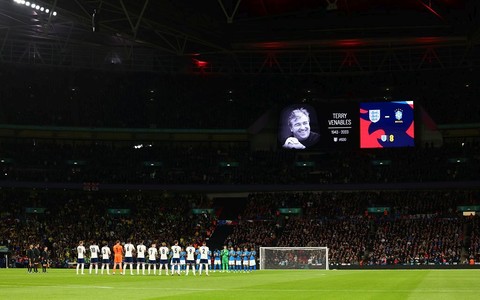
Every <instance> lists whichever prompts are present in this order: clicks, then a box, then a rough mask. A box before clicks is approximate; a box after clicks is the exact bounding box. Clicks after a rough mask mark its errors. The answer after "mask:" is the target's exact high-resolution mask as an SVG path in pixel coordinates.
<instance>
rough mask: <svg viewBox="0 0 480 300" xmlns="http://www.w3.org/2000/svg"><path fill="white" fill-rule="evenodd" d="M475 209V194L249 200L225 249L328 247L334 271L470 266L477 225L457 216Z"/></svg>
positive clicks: (325, 194)
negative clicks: (464, 209) (470, 207)
mask: <svg viewBox="0 0 480 300" xmlns="http://www.w3.org/2000/svg"><path fill="white" fill-rule="evenodd" d="M478 201H479V199H478V192H475V191H459V190H455V191H453V190H442V191H381V192H372V191H364V192H359V191H356V192H308V193H252V194H250V195H249V201H248V202H247V207H246V208H245V210H244V214H243V215H242V222H241V223H239V226H236V227H235V228H234V229H233V232H232V234H231V235H230V236H229V237H228V239H227V241H229V242H231V243H233V244H235V243H241V244H242V246H243V245H246V246H248V247H255V248H257V249H258V247H260V246H267V247H271V246H277V247H324V246H327V247H328V248H329V259H330V262H331V263H332V264H333V265H336V264H342V265H426V264H434V265H440V264H449V265H452V264H460V263H465V262H466V261H468V260H469V258H470V257H474V258H476V255H477V254H476V253H477V252H478V225H475V224H478V218H476V217H475V218H466V217H463V216H462V214H461V212H459V211H458V210H457V208H458V206H461V205H476V204H477V203H478ZM369 207H371V208H375V207H385V208H388V210H385V211H384V210H381V211H379V212H377V211H375V210H373V212H372V211H371V212H369V211H368V208H369ZM281 208H290V210H288V209H287V210H286V211H285V212H284V213H282V212H281ZM293 208H301V211H300V213H294V214H291V213H289V212H288V211H293V210H292V209H293ZM469 224H470V226H468V225H469ZM472 224H473V225H472ZM475 226H476V227H475ZM475 230H476V231H477V232H476V231H475ZM467 236H472V242H471V246H470V247H469V244H468V241H467V239H466V237H467ZM469 249H470V253H469V251H468V250H469Z"/></svg>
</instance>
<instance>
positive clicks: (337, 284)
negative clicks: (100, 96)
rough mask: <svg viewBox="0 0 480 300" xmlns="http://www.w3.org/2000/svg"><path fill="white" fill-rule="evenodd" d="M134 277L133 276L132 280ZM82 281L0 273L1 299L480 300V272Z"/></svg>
mask: <svg viewBox="0 0 480 300" xmlns="http://www.w3.org/2000/svg"><path fill="white" fill-rule="evenodd" d="M128 273H129V271H128V272H127V274H128ZM191 275H192V274H190V276H188V277H187V276H184V275H182V276H165V275H162V276H158V275H156V276H154V275H150V276H148V275H147V276H142V275H134V276H131V275H124V276H121V275H119V274H117V275H114V276H113V275H110V276H107V275H88V271H87V272H86V274H85V275H76V274H75V270H74V269H49V270H48V273H38V274H35V273H34V274H28V273H27V272H26V270H25V269H0V299H84V300H93V299H101V300H107V299H117V300H118V299H205V300H209V299H222V300H226V299H289V300H298V299H480V270H388V271H387V270H377V271H372V270H360V271H340V270H331V271H315V270H301V271H297V270H295V271H293V270H292V271H255V272H252V273H218V272H216V273H213V272H211V273H210V276H209V277H206V276H201V277H200V276H198V275H197V276H196V277H193V276H191Z"/></svg>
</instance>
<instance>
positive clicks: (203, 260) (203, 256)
mask: <svg viewBox="0 0 480 300" xmlns="http://www.w3.org/2000/svg"><path fill="white" fill-rule="evenodd" d="M198 250H199V251H200V267H199V268H198V273H199V274H200V276H201V275H202V267H205V275H207V276H208V254H209V252H210V249H209V248H208V247H207V243H206V242H203V244H202V246H201V247H200V248H199V249H198Z"/></svg>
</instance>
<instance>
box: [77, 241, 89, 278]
mask: <svg viewBox="0 0 480 300" xmlns="http://www.w3.org/2000/svg"><path fill="white" fill-rule="evenodd" d="M86 252H87V250H86V249H85V246H83V241H80V242H79V243H78V246H77V275H78V271H79V269H80V267H81V268H82V275H83V274H84V273H83V269H84V268H85V253H86Z"/></svg>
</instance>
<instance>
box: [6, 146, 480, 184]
mask: <svg viewBox="0 0 480 300" xmlns="http://www.w3.org/2000/svg"><path fill="white" fill-rule="evenodd" d="M134 146H135V145H134V144H133V143H132V144H130V143H127V144H123V143H120V142H116V143H115V142H112V143H105V142H104V143H100V142H84V143H80V142H77V143H74V142H71V143H68V142H66V141H65V142H52V141H46V140H33V141H31V140H17V141H9V140H3V141H2V142H1V143H0V158H1V161H0V166H1V167H2V171H3V172H2V173H1V174H0V176H1V179H2V180H10V181H36V182H77V183H78V182H97V183H122V184H139V183H140V184H151V183H154V184H304V183H315V184H322V183H341V184H344V183H351V184H353V183H398V182H415V183H422V182H434V181H436V182H438V181H462V180H477V179H478V178H480V160H479V158H478V155H477V153H478V146H476V145H463V146H461V144H459V145H444V146H443V147H440V148H405V149H382V151H378V150H371V151H337V152H328V153H321V154H318V153H317V154H307V153H302V155H299V154H298V153H295V152H289V151H285V150H276V151H275V150H271V151H254V150H250V149H249V145H248V144H246V143H233V144H230V143H225V144H218V145H208V144H203V143H199V144H195V143H176V144H171V143H157V144H147V143H145V146H144V147H142V148H135V147H134ZM302 161H309V162H312V164H309V165H307V166H303V165H302V164H301V162H302ZM379 161H380V162H385V163H383V164H379V163H378V162H379ZM229 163H231V164H230V165H228V164H229ZM120 166H121V167H120Z"/></svg>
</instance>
